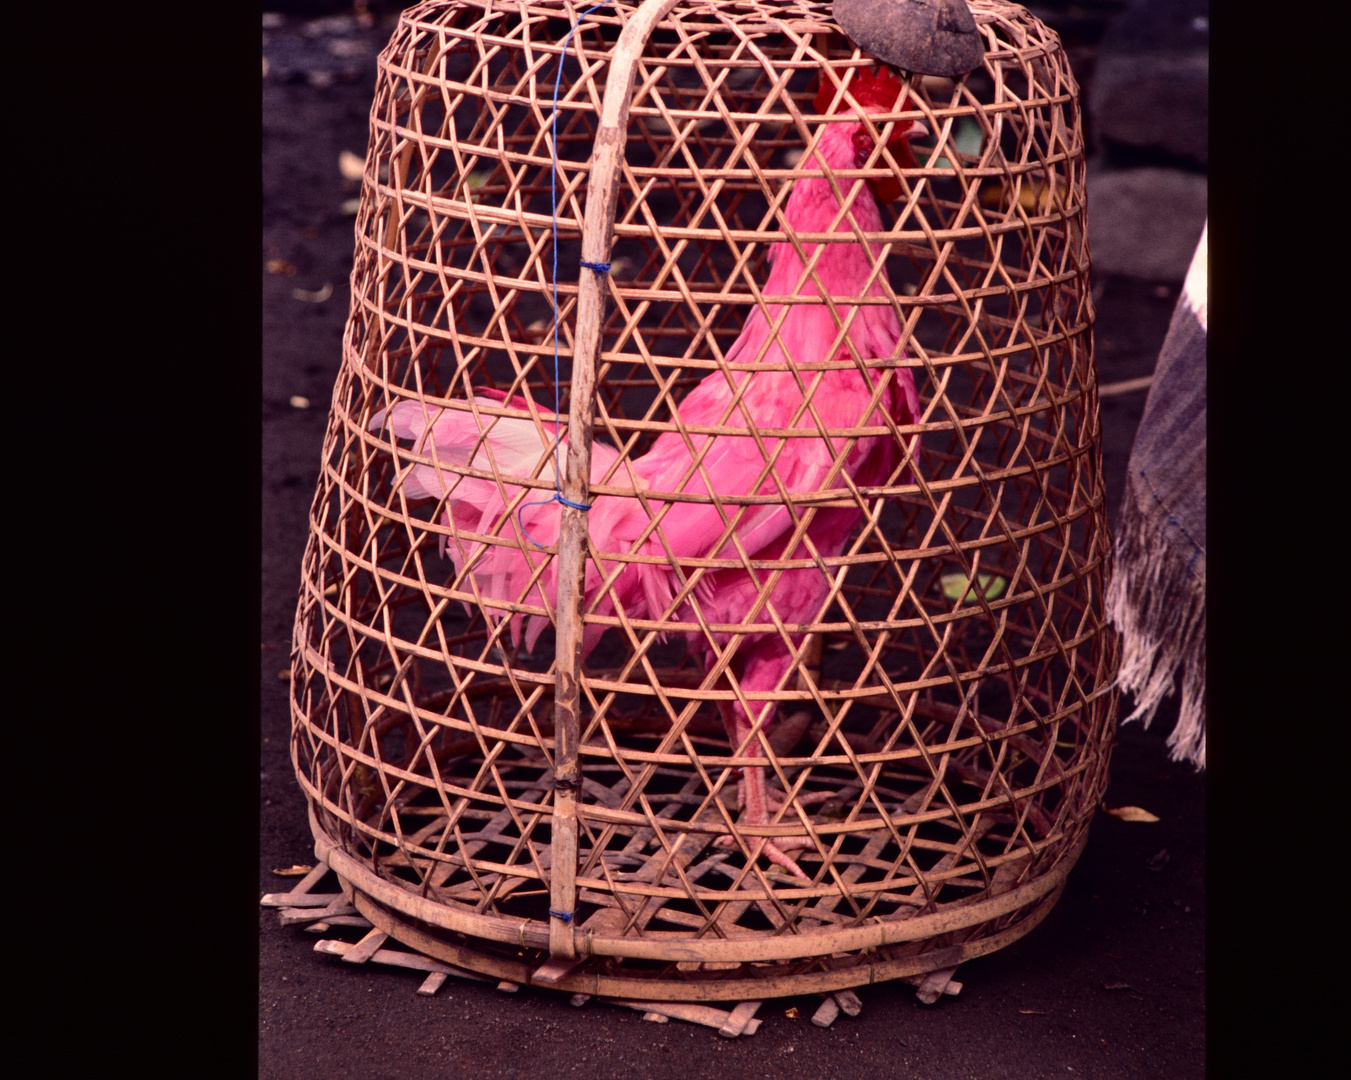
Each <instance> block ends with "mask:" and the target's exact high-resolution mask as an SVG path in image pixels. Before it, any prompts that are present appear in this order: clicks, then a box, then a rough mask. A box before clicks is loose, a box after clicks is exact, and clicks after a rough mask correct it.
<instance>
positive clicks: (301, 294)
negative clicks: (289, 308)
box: [291, 281, 333, 304]
mask: <svg viewBox="0 0 1351 1080" xmlns="http://www.w3.org/2000/svg"><path fill="white" fill-rule="evenodd" d="M291 295H292V296H294V297H295V298H296V299H297V300H303V301H305V303H307V304H322V303H323V302H324V301H325V300H327V299H328V298H329V297H330V296H332V295H333V282H331V281H325V282H324V284H323V286H322V287H321V288H318V289H315V290H314V291H310V290H309V289H292V290H291Z"/></svg>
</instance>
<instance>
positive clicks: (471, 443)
mask: <svg viewBox="0 0 1351 1080" xmlns="http://www.w3.org/2000/svg"><path fill="white" fill-rule="evenodd" d="M474 403H475V404H476V405H477V406H479V407H480V408H482V407H489V408H494V409H500V408H503V407H504V406H505V407H507V408H512V409H519V410H521V411H522V412H524V411H525V410H526V409H527V407H528V403H527V402H526V401H525V399H523V398H519V397H517V398H512V399H510V400H507V399H506V397H505V395H503V394H500V393H498V392H494V391H478V392H476V393H475V395H474ZM466 404H467V403H466ZM539 415H540V417H541V420H542V421H543V426H542V427H541V426H540V425H538V424H536V422H535V421H534V420H533V419H532V418H530V417H514V416H488V415H485V414H484V413H482V412H480V413H479V416H478V417H476V416H475V415H474V413H473V412H472V411H470V410H469V409H456V408H439V407H436V406H431V405H428V404H426V403H425V402H420V401H402V402H399V403H398V404H396V405H394V406H393V407H392V408H390V409H387V410H381V411H380V412H377V413H376V414H375V415H374V416H372V417H371V421H370V430H372V431H380V430H381V429H382V428H387V429H388V430H389V431H390V432H391V433H392V434H393V435H394V436H395V437H396V438H399V439H408V440H410V441H411V442H412V443H413V446H412V452H413V453H414V454H416V455H418V456H419V457H424V458H429V459H431V461H432V462H433V464H430V465H426V464H421V463H414V464H411V465H407V466H405V467H404V468H403V469H402V470H401V473H400V477H399V479H398V481H397V482H396V483H397V484H398V485H401V486H402V490H403V492H404V494H405V495H406V496H407V497H408V498H410V499H423V498H431V499H438V500H440V499H444V500H445V501H446V512H445V514H443V515H442V518H441V523H442V524H443V525H449V524H450V523H451V522H453V523H454V526H455V531H456V534H457V535H456V536H454V537H444V536H443V537H442V538H441V554H442V555H443V556H447V555H448V556H449V557H450V559H451V560H452V561H453V562H454V564H455V572H456V576H457V577H460V576H462V575H463V574H464V572H465V569H466V567H467V568H468V570H469V577H470V580H471V581H472V582H473V584H474V585H476V586H477V587H478V590H479V593H480V594H481V595H482V596H483V598H484V599H485V600H490V601H498V602H500V603H524V604H529V605H531V606H535V607H542V608H544V609H545V610H552V609H553V608H554V607H555V604H556V601H557V597H558V571H557V568H556V567H555V565H554V560H553V557H552V556H551V555H550V554H549V553H548V552H546V551H543V550H541V548H543V547H550V546H553V545H555V544H557V542H558V531H559V522H560V516H559V511H560V510H561V509H562V508H561V507H560V506H559V505H558V504H557V503H556V502H554V501H553V500H552V497H551V492H550V491H549V489H548V488H547V487H546V488H540V487H530V488H527V487H526V485H524V484H514V483H512V482H511V480H512V479H526V478H535V479H537V480H541V481H544V482H545V483H546V484H550V483H552V482H553V481H554V477H555V471H554V462H555V459H554V453H553V452H552V447H553V430H552V427H553V420H554V414H553V413H546V412H544V411H543V410H541V411H540V413H539ZM566 452H567V436H566V435H564V436H563V438H562V440H561V443H560V445H559V447H558V450H557V454H558V456H559V457H560V458H561V457H562V456H563V455H564V454H565V453H566ZM618 457H619V454H618V452H617V451H616V450H614V449H613V448H612V447H610V446H607V445H605V444H604V443H600V442H597V443H593V444H592V450H591V479H592V482H593V483H598V482H600V480H601V479H602V478H603V477H604V475H605V474H606V472H608V470H609V468H610V466H611V465H612V464H613V463H614V461H615V460H616V459H617V458H618ZM469 469H472V470H474V471H476V472H480V473H486V474H488V476H487V477H482V476H469V475H466V474H465V470H469ZM494 473H495V474H496V478H495V477H494V476H493V474H494ZM497 478H500V479H501V483H500V484H499V482H498V479H497ZM605 501H606V502H614V503H620V502H625V501H627V500H616V499H608V500H605ZM508 507H512V509H511V510H510V512H509V511H508ZM606 509H607V510H613V509H614V508H611V507H606ZM602 516H611V515H602ZM594 524H599V522H595V523H593V527H594ZM465 534H477V536H479V537H483V538H484V539H476V538H473V537H470V536H466V535H465ZM588 569H589V573H588V578H589V577H590V576H591V575H592V574H594V573H595V571H594V569H593V568H590V567H589V568H588ZM536 573H538V578H537V579H536V580H534V581H533V583H532V579H534V578H535V575H536ZM464 584H465V585H466V586H467V585H469V582H468V581H466V582H465V583H464ZM588 584H590V582H589V581H588ZM465 608H466V610H472V608H471V607H470V605H469V604H468V603H466V604H465ZM485 610H487V611H488V612H489V613H491V612H492V611H493V608H492V607H491V606H488V607H486V608H485ZM498 610H499V611H500V610H501V609H500V608H499V609H498ZM500 617H505V613H503V615H502V616H500ZM522 622H524V627H522ZM549 622H550V620H549V619H548V618H547V617H542V616H537V615H520V614H516V615H513V616H511V638H512V641H513V643H518V642H519V641H520V639H521V632H522V629H524V632H525V640H526V648H527V649H530V650H533V649H534V647H535V643H536V641H538V640H539V636H540V634H541V633H543V631H544V630H545V628H546V627H547V626H548V625H549ZM595 636H596V637H599V635H598V634H597V635H595Z"/></svg>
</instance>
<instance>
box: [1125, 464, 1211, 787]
mask: <svg viewBox="0 0 1351 1080" xmlns="http://www.w3.org/2000/svg"><path fill="white" fill-rule="evenodd" d="M1127 488H1128V489H1130V488H1131V485H1129V484H1128V485H1127ZM1121 510H1122V513H1121V525H1120V528H1119V529H1118V531H1117V536H1116V553H1115V560H1114V561H1115V564H1116V565H1115V572H1114V573H1113V575H1112V580H1111V583H1110V584H1109V585H1108V587H1107V617H1108V618H1109V619H1111V620H1112V622H1113V623H1114V624H1115V625H1116V627H1117V630H1118V631H1120V633H1121V670H1120V672H1119V674H1118V675H1117V682H1118V684H1119V685H1120V686H1121V687H1122V689H1125V690H1129V691H1130V692H1131V693H1132V694H1134V695H1135V700H1136V706H1135V711H1134V712H1132V713H1131V714H1130V715H1129V716H1127V717H1126V718H1125V720H1137V719H1138V720H1140V721H1141V722H1142V723H1143V724H1144V725H1145V727H1148V726H1149V722H1150V720H1152V719H1153V717H1154V712H1155V710H1157V709H1158V707H1159V705H1160V703H1161V702H1162V701H1163V699H1164V698H1166V697H1168V696H1169V695H1170V694H1172V693H1173V689H1174V684H1175V682H1176V679H1177V673H1178V669H1179V668H1181V669H1182V671H1181V675H1182V702H1181V707H1180V709H1179V712H1178V718H1177V724H1176V726H1175V727H1174V728H1173V732H1172V734H1171V735H1169V736H1168V747H1169V750H1170V752H1171V757H1172V759H1173V760H1174V761H1190V762H1192V763H1193V764H1194V765H1195V766H1196V767H1197V769H1198V770H1199V769H1204V768H1205V766H1206V593H1205V583H1206V579H1205V571H1204V569H1203V567H1204V564H1203V563H1202V564H1201V566H1199V567H1193V570H1192V573H1191V575H1190V576H1188V574H1187V564H1188V563H1189V562H1191V561H1192V552H1190V551H1185V550H1182V551H1179V550H1178V549H1177V547H1175V546H1174V545H1172V544H1169V543H1168V542H1167V541H1166V540H1165V538H1164V535H1163V533H1162V532H1161V530H1160V529H1159V528H1158V527H1157V523H1156V522H1151V521H1150V519H1149V515H1147V514H1145V513H1143V512H1141V510H1140V507H1139V505H1138V504H1137V503H1136V499H1135V492H1134V491H1133V490H1128V491H1127V493H1126V498H1125V499H1124V500H1123V505H1122V508H1121ZM1124 722H1125V721H1123V723H1124Z"/></svg>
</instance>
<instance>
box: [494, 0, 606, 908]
mask: <svg viewBox="0 0 1351 1080" xmlns="http://www.w3.org/2000/svg"><path fill="white" fill-rule="evenodd" d="M609 6H610V5H609V2H608V0H607V2H606V3H603V4H595V5H594V6H592V7H589V8H587V9H586V10H585V11H583V12H582V13H581V14H580V15H579V16H577V21H576V22H574V23H573V24H572V28H571V29H570V30H569V31H568V33H567V36H566V37H565V38H563V47H562V48H561V49H560V50H559V53H558V70H557V71H556V72H555V73H554V111H553V116H552V117H551V118H550V124H551V125H552V129H553V142H552V147H551V149H552V151H553V154H552V164H553V169H552V171H551V172H550V173H549V201H550V205H551V207H552V210H553V232H554V246H553V281H552V285H553V294H554V488H555V491H554V494H553V496H552V497H551V498H548V499H541V500H539V501H538V502H529V503H522V504H521V507H520V509H518V510H517V511H516V524H518V525H519V526H520V527H521V532H522V533H524V534H525V538H526V539H527V540H529V541H530V542H531V543H532V544H534V545H535V547H537V548H543V547H544V545H543V544H541V543H540V542H539V541H538V540H536V539H535V538H534V537H533V536H531V535H530V532H529V530H527V529H526V527H525V522H524V521H523V520H522V519H521V513H522V512H523V511H524V510H525V508H526V507H527V506H547V505H548V504H549V503H551V502H556V503H560V504H562V505H563V506H570V507H572V508H573V509H574V510H590V509H591V506H592V505H593V504H590V503H579V502H573V501H572V500H571V499H567V498H564V496H563V479H562V477H563V463H562V462H561V461H560V460H559V458H558V451H559V448H560V447H561V446H562V444H563V439H562V428H561V427H560V425H559V422H558V416H559V411H560V408H561V405H562V402H561V400H560V398H559V393H558V381H559V375H558V368H559V358H558V91H559V88H560V87H561V85H562V82H563V63H564V61H566V60H567V57H568V43H569V42H570V41H572V35H573V34H575V33H576V32H577V28H578V27H579V26H581V25H582V20H583V19H585V18H586V17H587V16H588V15H590V14H591V13H592V12H593V11H599V10H600V9H601V8H603V7H609ZM578 261H579V262H580V263H581V265H582V266H584V267H586V269H588V270H591V271H593V272H595V273H597V274H608V273H609V272H610V264H609V263H607V262H605V263H601V262H587V261H586V260H585V259H581V260H578ZM550 914H553V913H552V912H551V913H550ZM559 917H560V918H561V917H562V916H559ZM568 918H571V916H569V917H568ZM564 921H566V920H564Z"/></svg>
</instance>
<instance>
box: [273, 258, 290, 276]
mask: <svg viewBox="0 0 1351 1080" xmlns="http://www.w3.org/2000/svg"><path fill="white" fill-rule="evenodd" d="M267 272H268V273H269V274H285V275H286V276H287V277H295V275H296V268H295V267H294V266H292V265H291V264H290V263H288V262H287V261H286V260H285V259H268V260H267Z"/></svg>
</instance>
